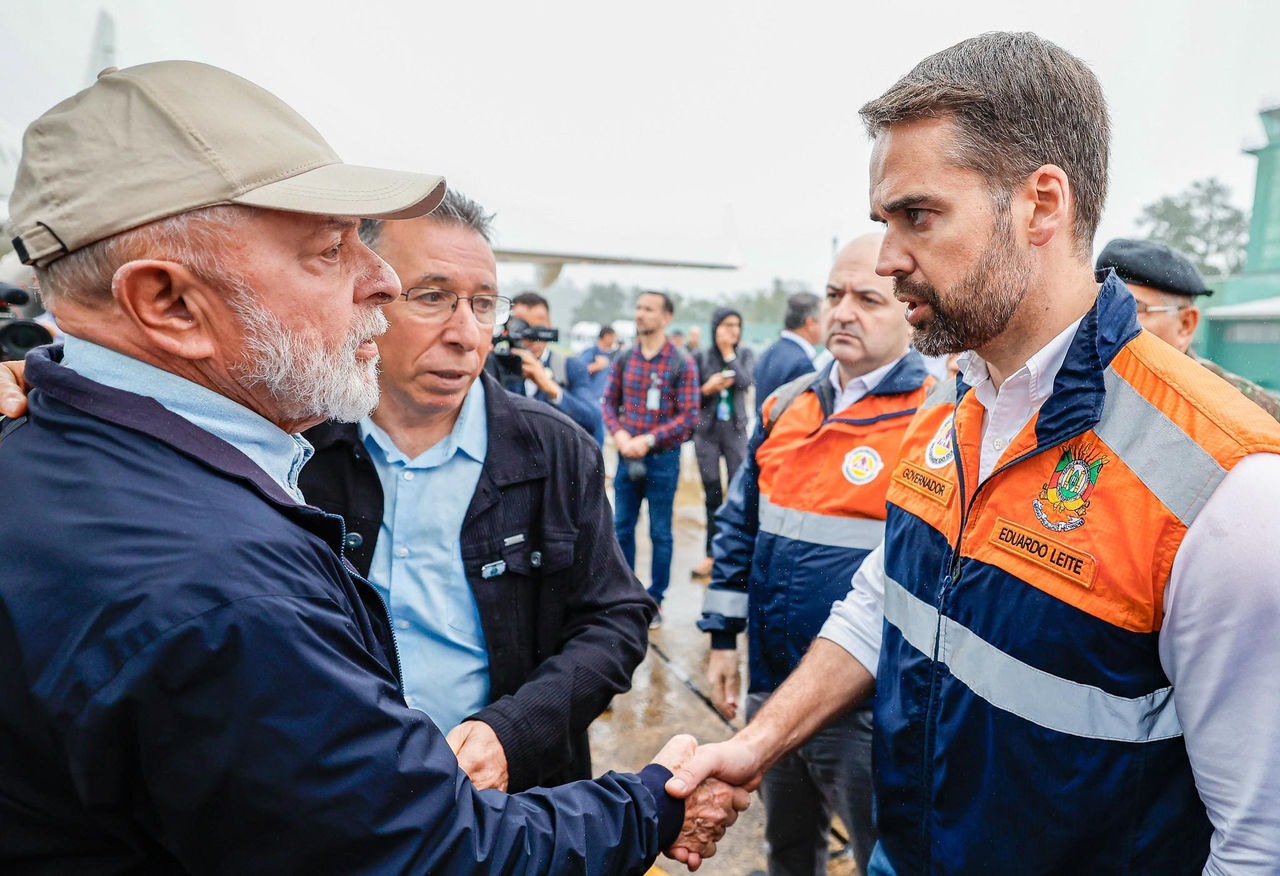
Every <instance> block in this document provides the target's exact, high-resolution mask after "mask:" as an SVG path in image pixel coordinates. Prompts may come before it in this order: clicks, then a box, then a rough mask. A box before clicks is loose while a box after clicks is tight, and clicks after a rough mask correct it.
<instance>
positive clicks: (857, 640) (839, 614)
mask: <svg viewBox="0 0 1280 876" xmlns="http://www.w3.org/2000/svg"><path fill="white" fill-rule="evenodd" d="M850 586H851V587H852V588H853V589H852V590H850V591H849V594H848V595H847V596H846V597H845V598H844V599H842V600H840V601H839V602H837V603H836V604H835V605H833V606H831V616H830V617H828V618H827V622H826V623H825V624H823V625H822V630H821V631H820V632H819V633H818V635H819V636H820V637H822V638H824V639H830V640H831V641H832V642H835V643H836V644H837V645H839V646H840V647H841V648H844V649H845V650H846V651H848V652H849V654H850V655H851V656H852V657H853V659H854V660H857V661H858V662H859V663H861V664H862V665H863V666H864V667H865V668H866V670H867V671H868V672H870V673H871V675H872V676H873V677H874V676H875V674H876V668H877V667H878V666H879V665H880V639H881V637H882V636H883V635H884V543H883V542H881V544H880V545H879V546H878V547H877V548H876V549H875V550H873V551H872V552H871V553H869V554H867V556H866V558H865V559H863V561H862V565H861V566H859V567H858V571H857V572H855V573H854V574H853V582H852V584H851V585H850Z"/></svg>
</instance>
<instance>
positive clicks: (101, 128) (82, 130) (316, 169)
mask: <svg viewBox="0 0 1280 876" xmlns="http://www.w3.org/2000/svg"><path fill="white" fill-rule="evenodd" d="M444 193H445V185H444V178H443V177H439V176H432V175H430V174H422V173H406V172H402V171H394V170H380V169H377V168H372V167H357V166H355V165H351V164H343V163H342V160H341V159H340V158H338V156H337V154H336V153H335V152H334V151H333V149H332V148H330V146H329V144H328V143H326V142H325V141H324V138H323V137H321V136H320V134H319V133H318V132H317V131H316V129H315V128H313V127H311V125H310V124H309V123H308V122H307V121H306V119H304V118H302V116H300V115H298V113H296V112H295V111H294V110H293V109H291V108H290V107H289V106H288V105H287V104H285V103H284V102H283V101H282V100H280V99H279V98H277V97H276V96H275V95H273V94H271V93H270V92H268V91H266V90H265V89H263V88H259V87H258V86H257V85H254V84H253V83H252V82H249V81H248V80H246V79H242V78H240V77H239V76H236V75H235V74H233V73H228V72H227V71H226V70H221V69H219V68H217V67H211V66H209V65H208V64H199V63H195V62H193V61H160V62H157V63H154V64H142V65H140V66H137V67H130V68H128V69H125V70H116V69H115V68H108V69H106V70H103V71H102V73H100V74H99V75H98V81H97V82H95V83H94V84H93V85H91V86H90V87H89V88H86V89H85V90H84V91H82V92H80V93H79V94H77V95H75V96H74V97H71V98H68V99H67V100H64V101H63V102H62V103H60V104H58V105H57V106H55V107H54V108H53V109H51V110H49V111H48V112H46V113H45V114H44V115H42V116H41V117H40V118H38V119H36V121H34V122H33V123H32V124H31V126H30V127H29V128H27V133H26V136H25V137H24V138H23V143H22V159H21V161H20V162H19V163H18V177H17V181H16V182H15V184H14V188H13V194H12V195H11V196H10V198H9V217H10V218H9V226H8V230H9V233H10V235H11V236H12V238H13V247H14V249H15V250H16V251H17V252H18V254H19V256H20V257H21V258H22V261H23V262H24V263H26V264H30V265H35V266H37V267H44V266H45V265H48V264H49V263H50V262H53V261H55V260H57V259H59V258H61V257H62V256H64V255H66V254H67V253H70V252H74V251H76V250H77V249H80V248H81V247H83V246H87V245H88V244H91V243H94V242H95V241H99V240H102V239H104V238H107V237H110V236H111V235H113V234H118V233H120V232H121V231H127V230H128V229H130V228H136V227H137V226H139V225H145V224H147V223H148V222H154V221H156V220H158V219H164V218H165V217H168V216H175V215H177V214H179V213H185V212H187V211H188V210H196V209H199V208H201V207H209V206H212V205H214V204H245V205H248V206H252V207H264V208H269V209H273V210H287V211H290V212H295V213H316V214H320V215H332V216H358V217H363V218H371V219H407V218H411V217H414V216H421V215H423V214H425V213H429V212H431V211H432V210H433V209H435V207H436V206H437V205H438V204H439V203H440V200H441V199H442V198H443V197H444Z"/></svg>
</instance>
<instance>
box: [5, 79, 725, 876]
mask: <svg viewBox="0 0 1280 876" xmlns="http://www.w3.org/2000/svg"><path fill="white" fill-rule="evenodd" d="M443 194H444V182H443V180H442V179H441V178H440V177H436V176H426V175H420V174H410V173H398V172H392V171H385V170H375V169H371V168H362V167H354V166H350V165H346V164H343V163H342V162H341V161H340V160H339V159H338V157H337V156H336V155H335V154H334V153H333V151H332V150H331V149H330V148H329V146H328V145H327V144H326V143H325V141H324V140H323V139H322V138H321V137H320V135H319V134H318V133H317V132H316V131H315V130H314V129H313V128H312V127H311V126H310V125H309V124H307V122H306V121H305V120H303V119H302V118H301V117H300V116H298V114H297V113H295V112H294V111H293V110H291V109H290V108H289V107H288V106H286V105H285V104H283V103H282V102H280V101H279V100H278V99H277V98H275V97H274V96H272V95H271V94H269V93H267V92H266V91H264V90H262V89H261V88H258V87H257V86H255V85H253V84H252V83H249V82H247V81H245V80H243V79H240V78H239V77H236V76H233V75H231V74H229V73H227V72H225V71H222V70H219V69H216V68H213V67H208V66H205V65H201V64H194V63H186V62H162V63H156V64H147V65H144V66H141V67H135V68H131V69H128V70H122V71H115V70H108V71H106V72H104V73H103V74H102V76H100V77H99V79H98V81H97V83H96V84H95V85H93V86H92V87H90V88H89V89H86V90H85V91H83V92H81V93H80V94H78V95H76V96H74V97H72V98H70V99H68V100H67V101H64V102H63V103H61V104H59V105H58V106H56V107H54V108H53V109H52V110H50V111H49V112H47V113H46V114H45V115H44V116H42V117H41V118H40V119H38V120H37V121H36V122H34V123H33V124H32V125H31V127H30V128H29V129H28V131H27V135H26V139H25V143H24V153H23V158H22V162H21V165H20V167H19V174H18V181H17V186H16V188H15V190H14V194H13V198H12V200H11V203H10V206H11V212H12V217H13V218H12V234H13V244H14V248H15V250H16V251H17V252H18V253H19V254H20V255H21V257H22V258H23V260H24V261H25V262H27V263H29V264H33V265H34V266H35V267H36V269H37V272H38V274H39V281H40V284H41V288H42V290H43V293H44V295H45V298H46V301H47V303H48V304H49V306H50V308H51V309H52V310H53V311H54V313H55V314H56V316H57V318H58V321H59V323H60V324H61V325H62V327H63V328H64V330H65V331H66V341H65V346H64V348H63V350H62V352H61V355H59V353H58V351H57V350H56V349H53V350H51V349H50V348H42V349H40V350H37V351H35V352H33V353H32V354H31V356H30V357H29V358H28V360H27V365H28V369H27V380H28V381H29V382H30V384H31V386H32V392H31V397H30V412H29V414H28V415H27V416H26V417H23V418H21V419H17V420H10V421H4V422H3V424H2V426H0V484H4V488H5V495H6V496H8V497H10V498H11V499H12V498H14V497H21V500H22V505H21V510H20V512H19V513H12V514H11V515H10V519H9V520H6V526H5V528H6V536H7V539H6V553H5V562H4V563H3V564H0V665H3V666H4V667H5V670H6V671H5V672H4V673H2V674H0V870H2V871H5V872H8V871H10V870H12V869H14V868H26V869H31V868H32V867H34V868H35V869H37V870H40V871H41V872H46V871H47V872H58V873H79V872H85V873H88V872H105V871H108V870H110V871H112V872H123V871H126V870H127V871H130V872H135V871H138V872H140V871H146V872H166V873H168V872H174V873H177V872H196V871H204V872H225V873H250V872H254V873H257V872H262V873H267V872H272V873H284V872H299V873H309V872H340V873H378V874H382V873H428V872H430V873H568V872H575V873H623V872H627V873H631V872H643V871H644V870H645V868H646V867H647V866H648V865H649V863H650V862H651V861H652V860H653V858H654V857H655V856H656V854H657V852H658V850H659V849H661V848H664V847H672V846H673V844H675V846H674V853H675V854H676V856H677V857H679V858H680V859H681V860H685V861H687V862H689V863H691V864H692V865H694V866H696V865H697V864H698V863H699V862H700V859H701V857H702V856H704V855H707V854H710V853H712V852H713V851H714V848H715V841H716V840H717V839H719V837H720V835H721V834H722V833H723V829H724V826H725V825H726V824H727V823H730V822H732V820H733V818H734V817H735V814H736V810H737V809H739V808H742V807H744V806H745V793H743V792H741V791H734V790H732V789H729V788H727V787H726V786H723V785H720V786H708V787H707V788H706V789H704V790H703V792H702V795H701V797H700V798H696V799H695V801H694V802H691V804H690V805H688V806H687V807H686V806H684V805H682V804H681V803H680V802H679V801H675V800H673V799H671V798H669V797H667V796H666V795H665V793H664V792H663V790H662V783H663V782H664V781H665V779H666V778H667V777H668V776H669V775H670V769H672V768H674V767H676V766H677V765H678V764H679V763H680V762H681V761H682V760H683V759H685V758H687V757H688V756H690V755H691V754H692V752H693V750H694V747H695V743H694V742H693V740H692V739H691V738H689V737H683V738H680V739H677V740H675V741H673V743H671V744H669V745H668V746H667V747H666V748H664V749H663V751H662V752H660V753H659V755H658V757H657V758H656V763H654V764H651V765H649V766H648V767H646V768H645V769H644V770H642V771H641V773H640V774H639V775H617V774H610V775H608V776H606V777H604V778H602V779H599V780H596V781H595V782H580V783H576V784H574V785H570V786H566V787H563V788H560V789H556V790H552V791H545V790H543V791H537V792H529V793H526V794H522V795H513V796H507V795H504V794H501V793H498V792H496V791H486V792H479V791H477V790H476V789H475V788H474V787H473V786H472V785H471V784H470V783H469V782H468V780H467V778H466V775H465V774H464V773H463V772H462V771H461V770H460V769H459V768H458V764H457V761H456V760H455V759H454V756H453V754H452V752H451V751H450V750H449V746H448V745H447V743H446V741H445V739H444V737H443V736H442V735H441V733H440V731H439V730H438V729H436V727H435V726H434V725H432V724H431V722H430V721H429V720H428V719H427V718H426V717H425V716H424V715H423V714H422V713H421V712H417V711H415V710H412V709H410V708H408V707H407V706H406V705H405V702H404V699H403V697H402V696H401V691H400V684H399V660H398V655H397V652H396V648H395V641H394V638H393V636H392V634H391V631H390V622H389V619H388V616H387V609H386V606H385V604H383V603H382V602H381V600H380V599H379V598H378V596H377V594H376V592H375V591H374V590H373V589H372V588H371V587H370V586H369V585H368V583H367V582H366V581H364V580H363V579H361V578H360V577H358V576H357V575H355V574H354V573H353V572H352V570H351V566H350V564H349V563H347V562H346V561H345V560H344V559H343V558H342V549H343V536H344V530H343V525H342V522H341V519H340V518H337V517H335V516H332V515H328V514H325V513H324V512H322V511H320V510H318V509H316V508H312V507H310V506H308V505H306V504H304V502H303V500H302V496H301V494H300V493H299V491H298V488H297V476H298V471H299V469H300V468H301V466H302V464H303V463H304V462H305V461H306V459H307V458H308V456H309V455H310V453H311V448H310V445H308V444H307V443H306V441H304V440H303V439H302V438H301V437H300V436H299V435H298V434H297V433H298V432H299V431H300V430H302V429H304V428H306V427H308V426H311V425H314V424H316V423H318V422H320V421H322V420H324V419H326V418H336V419H348V420H350V419H356V418H359V417H361V416H363V415H364V414H366V413H367V412H368V411H369V410H370V409H371V408H372V407H373V405H374V403H375V401H376V399H377V382H376V372H377V364H378V350H377V347H376V346H375V345H374V342H373V339H374V337H375V336H377V335H378V334H380V333H381V332H382V331H383V329H384V328H385V326H386V320H385V318H384V317H383V315H382V311H381V309H380V305H382V304H385V303H387V302H389V301H391V300H393V299H394V298H395V297H396V296H397V295H398V294H399V293H400V286H399V284H398V283H397V278H396V277H395V275H394V274H393V273H392V271H391V269H390V268H389V267H388V266H387V265H386V264H385V263H384V262H383V261H382V260H381V259H379V258H378V257H377V256H376V255H375V254H374V253H373V252H372V251H371V250H369V249H368V248H367V247H365V246H364V245H363V244H362V243H361V242H360V240H359V237H358V236H357V227H358V219H357V217H380V218H405V217H412V216H419V215H422V214H424V213H427V212H428V211H430V210H431V209H432V208H433V207H434V206H435V205H436V204H437V203H438V202H439V201H440V199H441V197H442V196H443ZM473 303H474V302H473ZM16 507H17V506H15V508H16ZM682 822H683V824H682Z"/></svg>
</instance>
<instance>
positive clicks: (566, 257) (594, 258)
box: [493, 249, 739, 288]
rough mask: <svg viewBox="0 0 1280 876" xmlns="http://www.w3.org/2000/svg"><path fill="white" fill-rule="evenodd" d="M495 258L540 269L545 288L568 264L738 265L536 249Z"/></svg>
mask: <svg viewBox="0 0 1280 876" xmlns="http://www.w3.org/2000/svg"><path fill="white" fill-rule="evenodd" d="M493 256H494V258H496V259H497V260H498V261H500V262H522V263H525V264H533V265H537V266H538V283H539V284H540V285H541V286H543V287H544V288H545V287H547V286H550V285H551V284H552V283H554V282H555V281H556V278H557V277H559V276H560V269H561V268H563V267H564V266H565V265H638V266H641V267H649V268H696V269H701V270H710V271H736V270H737V269H738V267H739V266H738V265H735V264H731V263H729V262H693V261H678V260H675V259H650V258H635V257H633V256H613V255H588V254H585V253H570V252H547V251H544V250H533V249H495V250H494V251H493Z"/></svg>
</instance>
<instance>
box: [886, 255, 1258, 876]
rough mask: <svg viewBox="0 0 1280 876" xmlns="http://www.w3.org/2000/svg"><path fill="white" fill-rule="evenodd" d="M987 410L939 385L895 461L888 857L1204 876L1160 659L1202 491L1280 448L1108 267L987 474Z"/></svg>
mask: <svg viewBox="0 0 1280 876" xmlns="http://www.w3.org/2000/svg"><path fill="white" fill-rule="evenodd" d="M983 413H984V410H983V407H982V405H981V404H980V403H979V402H978V400H977V399H976V398H975V397H974V393H972V392H971V391H970V390H969V387H967V386H965V385H964V384H963V381H960V382H955V381H953V382H950V383H947V384H943V385H941V386H939V387H938V388H937V389H936V390H935V391H933V392H932V393H931V394H930V397H929V398H928V400H927V401H926V402H925V403H924V405H923V406H922V408H921V410H920V411H919V413H918V414H917V415H916V416H915V417H914V418H913V420H912V422H911V425H910V427H909V428H908V429H907V433H906V437H905V438H904V440H903V444H902V454H901V459H900V460H899V461H898V462H897V463H896V465H895V467H894V469H893V474H892V478H891V484H890V487H889V494H888V501H889V509H888V517H887V520H886V532H885V574H886V580H885V594H884V618H885V624H884V639H883V643H882V647H881V652H880V664H879V669H878V672H877V681H876V703H875V723H876V735H875V743H874V760H875V765H876V797H877V805H878V809H877V819H878V825H879V828H880V833H881V842H882V843H883V844H884V850H885V852H886V853H887V854H888V857H889V859H890V861H891V862H892V864H893V866H894V869H895V870H896V871H897V872H898V873H903V874H906V873H939V874H941V873H984V874H986V873H993V874H1005V873H1008V874H1015V873H1016V874H1020V876H1031V874H1051V873H1052V874H1058V873H1089V874H1130V876H1133V874H1160V876H1168V874H1181V873H1187V874H1190V873H1199V872H1200V870H1201V868H1202V867H1203V866H1204V863H1205V861H1206V859H1207V857H1208V849H1209V837H1210V834H1211V832H1212V831H1211V826H1210V824H1209V821H1208V818H1207V816H1206V813H1205V808H1204V805H1203V804H1202V803H1201V802H1200V799H1199V797H1198V796H1197V795H1196V788H1195V784H1194V781H1193V776H1192V772H1191V767H1190V764H1189V762H1188V758H1187V751H1186V747H1185V744H1184V741H1183V735H1182V727H1181V726H1180V724H1179V722H1178V715H1177V714H1176V712H1175V710H1174V701H1173V688H1172V685H1171V682H1170V680H1169V679H1168V678H1167V677H1166V676H1165V673H1164V672H1163V670H1162V668H1161V663H1160V656H1159V653H1158V650H1157V646H1158V635H1159V631H1160V627H1161V620H1162V617H1163V614H1164V609H1163V601H1164V593H1165V587H1166V584H1167V583H1168V581H1169V575H1170V569H1171V567H1172V565H1173V561H1174V557H1175V555H1176V554H1177V551H1178V546H1179V544H1180V543H1181V541H1182V538H1183V536H1184V535H1185V534H1186V531H1187V528H1188V527H1189V526H1190V525H1191V523H1192V522H1193V521H1194V520H1195V519H1196V515H1197V513H1198V512H1199V510H1200V509H1201V508H1202V507H1203V505H1204V503H1205V501H1206V500H1207V498H1208V497H1209V496H1210V495H1211V494H1212V492H1213V490H1214V489H1215V488H1216V486H1217V485H1218V484H1219V483H1220V482H1221V481H1222V479H1223V478H1224V477H1225V476H1226V473H1227V472H1228V471H1229V470H1230V469H1231V467H1232V466H1233V465H1235V464H1236V463H1237V462H1239V461H1240V459H1242V458H1243V457H1244V456H1246V455H1247V454H1250V453H1256V452H1273V453H1274V452H1278V451H1280V433H1277V431H1276V429H1275V424H1274V422H1273V421H1271V420H1270V419H1269V418H1268V417H1267V416H1266V415H1265V414H1264V413H1262V411H1260V410H1259V409H1258V408H1256V407H1255V406H1254V405H1253V404H1252V403H1250V402H1249V401H1247V400H1246V399H1244V398H1243V397H1242V396H1240V395H1239V394H1238V393H1234V392H1230V391H1228V390H1227V387H1226V386H1225V384H1223V383H1222V382H1221V381H1219V380H1218V379H1217V378H1215V377H1213V376H1212V375H1211V374H1209V373H1208V372H1207V371H1206V370H1205V369H1204V368H1202V367H1200V366H1199V365H1197V363H1196V362H1195V361H1193V360H1192V359H1190V358H1189V357H1187V356H1184V355H1182V354H1181V353H1178V352H1177V351H1176V350H1174V349H1173V348H1172V347H1170V346H1168V345H1166V344H1164V343H1163V342H1161V341H1160V340H1158V339H1156V338H1155V337H1154V336H1153V335H1151V334H1149V333H1144V332H1141V331H1140V328H1139V325H1138V322H1137V315H1136V311H1135V306H1134V301H1133V297H1132V296H1131V295H1130V294H1129V292H1128V290H1127V289H1126V288H1125V287H1124V285H1123V284H1122V283H1120V281H1119V280H1117V279H1116V278H1115V276H1114V275H1110V276H1108V277H1107V279H1106V280H1105V282H1104V283H1103V284H1102V288H1101V290H1100V293H1099V296H1098V299H1097V302H1096V304H1095V306H1094V308H1093V309H1092V310H1091V311H1090V312H1089V313H1088V314H1086V315H1085V316H1084V318H1083V319H1082V320H1081V323H1080V326H1079V329H1078V331H1077V332H1076V335H1075V338H1074V340H1073V341H1072V342H1071V345H1070V348H1069V350H1068V353H1067V356H1066V359H1065V361H1064V363H1063V365H1062V368H1061V370H1060V371H1059V373H1058V375H1057V378H1056V380H1055V382H1054V386H1053V392H1052V394H1051V395H1050V397H1049V398H1048V399H1047V400H1046V401H1045V403H1044V404H1043V405H1042V406H1041V408H1040V410H1039V411H1038V413H1036V414H1035V415H1034V416H1033V417H1032V419H1031V421H1030V422H1029V423H1028V424H1027V425H1026V427H1025V428H1024V429H1023V430H1022V431H1021V432H1020V433H1019V434H1018V435H1017V436H1016V437H1015V438H1014V440H1013V441H1012V442H1011V443H1010V445H1009V446H1008V447H1007V448H1006V449H1005V450H1004V452H1003V455H1002V456H1001V457H1000V459H999V460H998V462H997V464H996V466H995V468H994V469H993V471H992V473H991V475H990V477H988V478H987V479H986V480H985V481H983V482H982V483H979V482H978V465H979V459H978V457H979V449H980V446H981V434H982V418H983ZM1241 730H1242V732H1247V728H1241Z"/></svg>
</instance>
